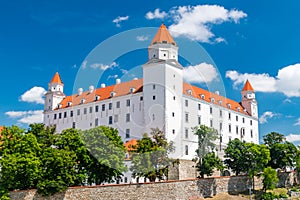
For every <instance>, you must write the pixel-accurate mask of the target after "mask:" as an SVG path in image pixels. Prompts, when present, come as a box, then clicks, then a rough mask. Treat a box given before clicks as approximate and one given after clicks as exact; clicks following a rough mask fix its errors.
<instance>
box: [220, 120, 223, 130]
mask: <svg viewBox="0 0 300 200" xmlns="http://www.w3.org/2000/svg"><path fill="white" fill-rule="evenodd" d="M222 129H223V123H222V122H220V131H222Z"/></svg>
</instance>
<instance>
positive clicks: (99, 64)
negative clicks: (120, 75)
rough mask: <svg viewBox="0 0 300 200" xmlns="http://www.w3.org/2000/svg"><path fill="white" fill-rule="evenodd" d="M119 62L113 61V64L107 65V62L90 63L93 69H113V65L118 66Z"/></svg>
mask: <svg viewBox="0 0 300 200" xmlns="http://www.w3.org/2000/svg"><path fill="white" fill-rule="evenodd" d="M117 66H118V64H117V63H116V62H112V63H111V64H109V65H106V64H102V63H93V64H91V65H90V67H91V68H93V69H101V70H103V71H104V70H107V69H111V68H113V67H117Z"/></svg>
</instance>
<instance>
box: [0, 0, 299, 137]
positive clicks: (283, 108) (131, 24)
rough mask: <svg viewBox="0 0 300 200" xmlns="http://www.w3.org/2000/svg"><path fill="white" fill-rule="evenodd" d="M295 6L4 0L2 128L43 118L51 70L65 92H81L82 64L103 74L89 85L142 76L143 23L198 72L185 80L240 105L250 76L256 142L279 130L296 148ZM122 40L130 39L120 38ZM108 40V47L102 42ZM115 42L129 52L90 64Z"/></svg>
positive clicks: (239, 1) (146, 35)
mask: <svg viewBox="0 0 300 200" xmlns="http://www.w3.org/2000/svg"><path fill="white" fill-rule="evenodd" d="M299 8H300V2H298V1H296V0H294V1H287V2H283V1H270V0H264V1H258V0H252V1H249V0H248V1H245V0H236V1H227V0H226V1H199V0H198V1H188V0H187V1H179V0H178V1H177V0H172V1H157V0H153V1H107V2H106V1H88V2H87V1H46V0H44V1H33V0H28V1H13V0H12V1H1V3H0V60H1V79H0V84H1V85H2V92H1V98H0V124H1V125H12V124H17V125H19V126H22V127H24V128H26V127H27V125H28V123H30V122H36V121H40V119H41V118H40V116H41V112H42V111H41V110H42V109H43V104H42V94H43V92H44V89H47V84H48V82H49V81H50V80H51V78H52V76H53V75H54V73H55V72H56V71H58V72H59V73H60V74H61V77H62V79H63V81H64V84H65V93H66V94H67V95H69V94H71V93H72V91H76V88H77V86H80V84H81V82H82V86H81V87H84V88H85V89H87V86H86V85H84V83H86V84H90V83H89V82H88V81H87V79H84V80H81V81H80V80H78V74H80V73H83V74H84V73H87V71H88V70H86V71H84V69H87V68H88V69H89V70H90V72H89V73H92V74H94V75H101V80H98V79H99V77H98V79H97V80H96V79H95V81H97V82H95V81H94V83H95V84H99V83H100V82H105V83H106V84H108V85H110V84H112V83H113V82H114V81H115V78H121V79H122V81H126V80H129V79H132V78H133V77H141V74H140V73H141V70H140V66H141V64H143V63H144V62H145V61H146V60H147V49H146V48H147V45H148V44H149V43H150V41H151V39H152V38H151V37H153V34H154V33H155V30H156V29H153V28H148V27H159V26H160V24H161V23H162V22H164V23H165V24H166V25H167V26H168V27H169V29H170V31H171V33H172V35H173V36H174V38H175V40H176V41H178V43H180V44H182V47H181V46H179V52H180V54H181V58H180V61H181V62H182V63H183V65H184V66H185V67H186V71H187V72H189V70H190V71H192V70H198V72H199V71H201V70H202V71H201V73H202V75H203V76H204V77H205V78H203V77H202V78H201V76H198V77H191V76H186V81H189V82H192V83H193V84H196V85H199V86H201V87H206V88H209V89H210V88H213V89H215V85H214V83H217V82H218V85H219V86H222V87H223V86H224V87H225V91H223V92H225V93H226V95H227V96H228V97H230V98H232V99H234V100H236V101H239V100H240V98H241V97H240V90H241V88H242V86H243V83H244V81H245V80H246V79H249V80H250V82H251V84H252V85H253V87H254V89H255V90H256V91H257V92H256V93H257V94H256V95H257V100H258V103H259V115H260V133H261V136H262V135H264V134H266V133H269V132H271V131H277V132H280V133H282V134H284V135H286V136H287V137H288V139H289V140H290V141H293V142H295V143H298V142H299V141H300V136H299V134H300V114H299V113H300V112H299V111H300V106H298V105H299V103H300V84H299V78H300V55H299V46H300V40H299V35H300V21H299V19H300V12H299ZM124 31H127V32H124ZM128 31H129V32H128ZM130 31H132V32H130ZM126 34H131V35H132V36H134V38H135V39H136V40H135V41H131V40H129V39H128V40H127V39H125V41H124V38H126V37H127V35H126ZM122 38H123V39H122ZM108 41H114V43H112V45H111V46H105V42H108ZM101 42H102V43H101ZM184 44H188V45H187V46H189V45H196V46H197V45H198V46H197V48H198V50H197V55H199V56H197V58H195V59H194V58H188V59H187V58H186V57H184V56H183V55H187V57H188V54H193V53H194V54H195V52H194V51H192V50H186V49H185V47H184ZM122 45H123V46H124V45H129V46H130V45H133V46H132V47H130V48H129V50H126V51H125V50H124V52H122V51H121V52H119V53H118V54H116V55H115V56H116V59H112V60H105V58H106V57H105V56H102V57H101V56H100V57H98V60H97V62H96V61H95V62H94V63H92V60H93V56H94V54H95V53H100V54H103V53H109V52H117V51H118V50H120V49H122V48H119V47H120V46H122ZM95 47H96V48H95ZM104 47H105V49H104ZM134 48H136V49H134ZM201 48H203V49H201ZM93 49H94V50H93ZM123 53H124V54H123ZM203 55H205V56H203ZM201 56H203V57H201ZM104 57H105V58H104ZM101 58H103V59H104V60H101ZM193 59H194V60H193ZM93 64H94V65H93ZM104 69H106V71H105V72H103V70H104ZM97 70H98V71H97ZM101 70H102V71H101ZM203 70H204V71H203ZM95 72H97V73H95ZM102 72H103V73H102ZM75 80H76V81H75ZM74 81H75V82H74ZM216 88H217V87H216ZM221 90H222V88H221Z"/></svg>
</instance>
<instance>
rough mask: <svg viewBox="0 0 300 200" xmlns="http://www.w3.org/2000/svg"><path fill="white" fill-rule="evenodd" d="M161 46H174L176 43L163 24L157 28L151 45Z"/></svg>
mask: <svg viewBox="0 0 300 200" xmlns="http://www.w3.org/2000/svg"><path fill="white" fill-rule="evenodd" d="M157 43H159V44H162V43H167V44H173V45H175V46H176V42H175V41H174V39H173V38H172V36H171V34H170V32H169V31H168V29H167V27H166V25H165V24H164V23H162V24H161V26H160V27H159V29H158V31H157V32H156V34H155V36H154V38H153V40H152V42H151V45H152V44H157Z"/></svg>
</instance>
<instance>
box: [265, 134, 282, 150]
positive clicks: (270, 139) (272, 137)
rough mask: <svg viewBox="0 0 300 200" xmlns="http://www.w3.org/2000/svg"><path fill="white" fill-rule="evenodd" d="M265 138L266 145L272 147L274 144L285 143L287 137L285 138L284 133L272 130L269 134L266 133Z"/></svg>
mask: <svg viewBox="0 0 300 200" xmlns="http://www.w3.org/2000/svg"><path fill="white" fill-rule="evenodd" d="M263 140H264V143H265V145H267V146H268V147H270V146H272V145H274V144H278V143H283V142H284V141H285V140H286V139H285V137H284V135H282V134H280V133H277V132H271V133H269V134H267V135H264V136H263Z"/></svg>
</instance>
